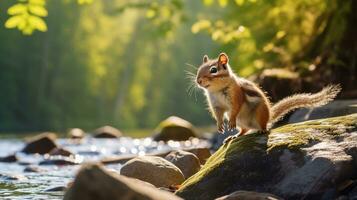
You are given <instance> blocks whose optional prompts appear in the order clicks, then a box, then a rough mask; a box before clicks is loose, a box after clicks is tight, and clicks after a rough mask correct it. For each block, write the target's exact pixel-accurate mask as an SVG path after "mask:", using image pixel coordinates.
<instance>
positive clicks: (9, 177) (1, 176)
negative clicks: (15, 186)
mask: <svg viewBox="0 0 357 200" xmlns="http://www.w3.org/2000/svg"><path fill="white" fill-rule="evenodd" d="M0 180H4V181H24V180H27V177H26V176H24V175H21V174H0Z"/></svg>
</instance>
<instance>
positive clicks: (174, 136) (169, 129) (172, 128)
mask: <svg viewBox="0 0 357 200" xmlns="http://www.w3.org/2000/svg"><path fill="white" fill-rule="evenodd" d="M155 132H156V133H155V134H154V136H153V139H154V140H155V141H165V142H166V141H169V140H177V141H183V140H188V139H190V138H191V137H197V134H196V132H195V130H194V127H193V125H192V124H191V123H190V122H188V121H186V120H184V119H182V118H179V117H176V116H171V117H169V118H167V119H165V120H164V121H162V122H161V123H160V124H159V126H158V127H157V128H156V131H155Z"/></svg>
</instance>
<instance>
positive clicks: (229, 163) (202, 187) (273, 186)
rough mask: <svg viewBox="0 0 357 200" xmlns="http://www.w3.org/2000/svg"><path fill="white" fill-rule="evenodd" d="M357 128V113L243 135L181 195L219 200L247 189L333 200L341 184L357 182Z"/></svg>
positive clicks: (189, 181)
mask: <svg viewBox="0 0 357 200" xmlns="http://www.w3.org/2000/svg"><path fill="white" fill-rule="evenodd" d="M356 130H357V114H353V115H347V116H342V117H336V118H328V119H322V120H314V121H307V122H303V123H298V124H290V125H286V126H283V127H279V128H276V129H273V130H271V132H270V133H269V134H260V133H252V134H249V135H245V136H241V137H238V138H236V139H235V140H232V141H230V142H229V143H228V144H226V145H223V146H222V147H221V148H220V149H219V150H218V151H217V152H215V153H214V154H213V155H212V156H211V157H210V158H209V159H208V160H207V162H206V164H205V165H204V166H203V167H202V168H201V170H200V171H199V172H198V173H196V174H195V175H193V176H191V177H190V178H189V179H187V180H186V181H185V182H184V183H183V184H182V186H181V188H180V189H179V190H178V191H177V195H179V196H181V197H183V198H184V199H188V200H190V199H215V198H217V197H220V196H224V195H227V194H230V193H232V192H234V191H238V190H248V191H257V192H267V193H272V194H275V195H277V196H281V197H283V198H286V199H301V198H307V199H309V198H315V197H322V196H323V195H327V196H326V197H327V198H330V197H331V198H334V197H335V196H336V195H338V191H337V189H336V188H337V186H338V184H340V183H342V182H344V181H345V180H347V179H355V178H356V172H355V170H354V169H356V165H357V132H356ZM328 195H330V196H328Z"/></svg>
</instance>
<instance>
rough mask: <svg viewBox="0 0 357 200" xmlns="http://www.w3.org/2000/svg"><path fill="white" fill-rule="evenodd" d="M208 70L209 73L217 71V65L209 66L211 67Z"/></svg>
mask: <svg viewBox="0 0 357 200" xmlns="http://www.w3.org/2000/svg"><path fill="white" fill-rule="evenodd" d="M209 72H210V73H211V74H214V73H217V72H218V69H217V67H211V69H210V70H209Z"/></svg>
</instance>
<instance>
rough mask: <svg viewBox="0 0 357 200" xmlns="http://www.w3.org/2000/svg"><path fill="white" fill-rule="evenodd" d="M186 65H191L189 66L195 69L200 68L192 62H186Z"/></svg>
mask: <svg viewBox="0 0 357 200" xmlns="http://www.w3.org/2000/svg"><path fill="white" fill-rule="evenodd" d="M185 65H187V66H189V67H192V68H193V69H198V67H196V66H194V65H193V64H190V63H185Z"/></svg>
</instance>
